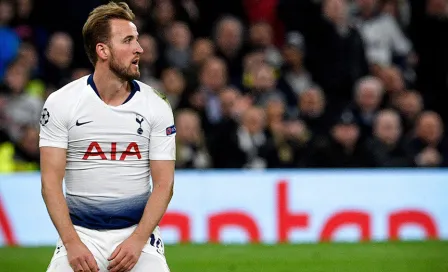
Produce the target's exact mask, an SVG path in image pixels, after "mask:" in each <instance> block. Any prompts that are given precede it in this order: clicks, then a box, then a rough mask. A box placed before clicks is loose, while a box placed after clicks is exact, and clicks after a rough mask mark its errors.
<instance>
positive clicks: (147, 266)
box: [131, 252, 170, 272]
mask: <svg viewBox="0 0 448 272" xmlns="http://www.w3.org/2000/svg"><path fill="white" fill-rule="evenodd" d="M147 271H151V272H170V269H169V268H168V265H167V264H166V261H165V260H164V259H163V258H160V257H159V256H156V255H154V254H149V253H145V252H142V255H140V259H139V260H138V262H137V264H136V265H135V266H134V268H133V269H132V270H131V272H147Z"/></svg>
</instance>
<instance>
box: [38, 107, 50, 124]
mask: <svg viewBox="0 0 448 272" xmlns="http://www.w3.org/2000/svg"><path fill="white" fill-rule="evenodd" d="M48 120H50V112H49V111H48V110H47V108H44V109H43V110H42V112H41V114H40V121H39V122H40V124H41V125H42V126H45V125H46V124H47V123H48Z"/></svg>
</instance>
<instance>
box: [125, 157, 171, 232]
mask: <svg viewBox="0 0 448 272" xmlns="http://www.w3.org/2000/svg"><path fill="white" fill-rule="evenodd" d="M151 176H152V180H153V190H152V193H151V196H150V197H149V199H148V203H147V204H146V207H145V211H144V212H143V216H142V219H141V220H140V223H139V224H138V226H137V228H136V229H135V231H134V234H135V235H137V236H138V237H140V239H141V240H142V241H147V240H148V239H149V237H150V235H151V233H152V232H153V231H154V229H155V227H156V226H157V225H158V224H159V222H160V220H161V219H162V216H163V214H164V213H165V211H166V209H167V208H168V204H169V203H170V201H171V197H172V196H173V187H174V160H155V161H151Z"/></svg>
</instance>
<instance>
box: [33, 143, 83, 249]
mask: <svg viewBox="0 0 448 272" xmlns="http://www.w3.org/2000/svg"><path fill="white" fill-rule="evenodd" d="M40 161H41V179H42V197H43V199H44V201H45V205H46V206H47V210H48V213H49V214H50V218H51V220H52V221H53V224H54V226H55V227H56V230H57V231H58V233H59V236H60V237H61V240H62V242H63V243H64V245H66V244H69V243H71V242H76V241H78V240H79V237H78V234H77V233H76V231H75V228H74V227H73V224H72V221H71V219H70V216H69V211H68V207H67V203H66V201H65V197H64V193H63V191H62V180H63V178H64V175H65V164H66V149H64V148H58V147H48V146H44V147H41V148H40Z"/></svg>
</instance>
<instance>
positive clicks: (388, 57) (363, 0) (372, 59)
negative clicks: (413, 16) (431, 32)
mask: <svg viewBox="0 0 448 272" xmlns="http://www.w3.org/2000/svg"><path fill="white" fill-rule="evenodd" d="M356 4H357V8H358V10H357V13H356V14H355V16H354V18H355V24H356V25H357V26H358V28H359V30H360V32H361V34H362V36H363V39H364V44H365V48H366V55H367V59H368V61H369V63H370V64H378V65H380V66H390V65H391V64H392V63H393V57H394V56H399V57H401V58H402V59H404V60H405V61H406V60H407V57H408V55H409V54H410V53H411V50H412V45H411V43H410V41H409V40H408V39H407V38H406V36H405V35H404V34H403V32H402V30H401V29H400V27H399V25H398V24H397V21H396V20H395V18H393V17H392V16H390V15H389V14H386V13H384V12H382V10H381V4H380V0H356ZM405 61H404V62H405ZM402 62H403V61H402Z"/></svg>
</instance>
